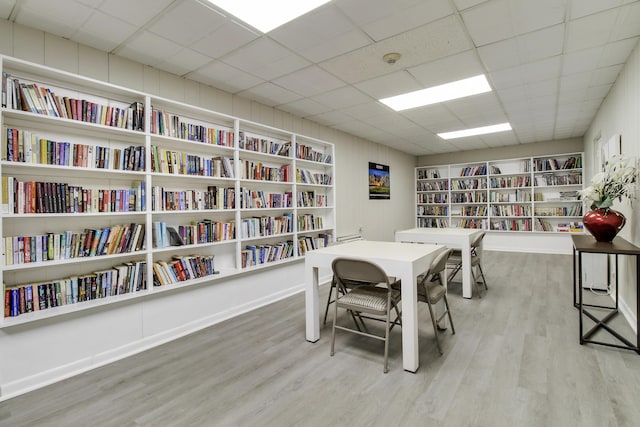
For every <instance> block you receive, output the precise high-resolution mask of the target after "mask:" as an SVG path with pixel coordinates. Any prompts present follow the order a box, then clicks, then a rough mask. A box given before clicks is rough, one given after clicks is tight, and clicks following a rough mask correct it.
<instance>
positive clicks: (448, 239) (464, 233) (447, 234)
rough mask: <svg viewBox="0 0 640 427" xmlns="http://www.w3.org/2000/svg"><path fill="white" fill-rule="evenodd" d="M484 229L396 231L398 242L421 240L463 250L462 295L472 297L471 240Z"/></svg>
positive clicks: (415, 229) (479, 250)
mask: <svg viewBox="0 0 640 427" xmlns="http://www.w3.org/2000/svg"><path fill="white" fill-rule="evenodd" d="M482 232H483V230H478V229H473V228H471V229H470V228H412V229H410V230H402V231H397V232H396V242H419V243H432V244H436V245H444V246H446V247H448V248H452V249H460V250H461V251H462V296H463V297H465V298H471V295H472V291H473V288H472V284H473V282H472V280H473V275H472V274H471V241H472V240H473V238H474V237H476V236H477V235H478V234H479V233H482ZM476 252H477V253H478V256H482V243H480V246H479V247H478V248H477V249H476Z"/></svg>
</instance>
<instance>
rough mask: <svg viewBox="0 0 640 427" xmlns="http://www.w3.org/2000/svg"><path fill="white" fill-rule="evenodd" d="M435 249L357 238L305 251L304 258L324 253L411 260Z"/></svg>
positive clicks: (368, 258) (403, 260)
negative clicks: (352, 240)
mask: <svg viewBox="0 0 640 427" xmlns="http://www.w3.org/2000/svg"><path fill="white" fill-rule="evenodd" d="M435 249H437V248H435V247H432V245H416V244H412V243H401V242H379V241H370V240H357V241H354V242H347V243H342V244H339V245H331V246H327V247H324V248H321V249H316V250H314V251H310V252H307V254H306V255H305V258H306V259H307V260H309V261H313V259H314V258H316V257H317V258H322V257H323V256H324V255H331V256H336V255H337V256H345V257H351V258H364V259H367V260H371V261H375V260H376V259H385V260H394V261H401V262H412V261H415V260H417V259H420V258H422V257H423V256H425V253H430V252H433V251H434V250H435Z"/></svg>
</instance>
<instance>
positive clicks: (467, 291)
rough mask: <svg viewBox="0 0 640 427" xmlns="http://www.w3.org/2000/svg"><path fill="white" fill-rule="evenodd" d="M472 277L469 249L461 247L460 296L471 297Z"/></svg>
mask: <svg viewBox="0 0 640 427" xmlns="http://www.w3.org/2000/svg"><path fill="white" fill-rule="evenodd" d="M472 281H473V275H472V273H471V247H470V245H463V246H462V296H463V297H464V298H471V297H472V296H473V287H472Z"/></svg>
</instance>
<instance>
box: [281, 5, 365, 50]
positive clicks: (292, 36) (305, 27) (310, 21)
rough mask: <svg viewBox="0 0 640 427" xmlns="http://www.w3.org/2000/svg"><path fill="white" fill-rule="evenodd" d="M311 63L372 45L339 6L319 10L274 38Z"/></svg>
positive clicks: (284, 29) (283, 27) (302, 18)
mask: <svg viewBox="0 0 640 427" xmlns="http://www.w3.org/2000/svg"><path fill="white" fill-rule="evenodd" d="M269 35H270V37H271V38H273V39H274V40H276V41H278V42H280V43H282V44H283V45H286V46H288V47H289V49H291V50H293V51H294V52H296V53H298V54H299V55H301V56H303V57H305V58H307V59H308V60H310V61H314V62H320V61H324V60H325V59H329V58H333V57H334V56H338V55H342V54H344V53H347V52H350V51H352V50H355V49H358V48H360V47H363V46H366V45H368V44H370V43H371V39H370V38H369V37H367V35H366V34H365V33H364V32H363V31H361V30H359V29H358V28H357V27H356V26H354V25H353V24H352V23H351V21H350V20H348V19H347V18H346V17H345V16H344V15H343V14H342V13H340V11H339V10H338V9H337V8H336V7H335V6H328V7H323V8H319V9H316V10H315V11H312V12H310V13H308V14H306V15H304V16H302V17H300V18H298V19H296V20H294V21H292V22H290V23H288V24H287V25H284V26H282V27H280V28H277V29H275V30H274V31H272V32H271V33H270V34H269Z"/></svg>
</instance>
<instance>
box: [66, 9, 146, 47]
mask: <svg viewBox="0 0 640 427" xmlns="http://www.w3.org/2000/svg"><path fill="white" fill-rule="evenodd" d="M136 30H137V29H136V27H135V26H133V25H131V24H128V23H127V22H125V21H122V20H120V19H118V18H114V17H111V16H109V15H105V14H104V13H102V12H100V11H95V12H94V13H92V14H91V16H90V17H89V19H87V21H86V22H85V23H84V24H83V25H82V26H81V27H80V28H79V29H78V31H76V32H75V33H74V34H73V35H72V36H71V40H73V41H76V42H78V43H83V44H86V45H90V46H93V47H94V48H96V49H100V50H103V51H105V52H111V51H112V50H113V49H115V48H116V47H117V46H119V45H120V44H121V43H122V42H124V41H125V40H127V39H128V38H129V37H131V36H132V35H133V34H134V33H135V32H136Z"/></svg>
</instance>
